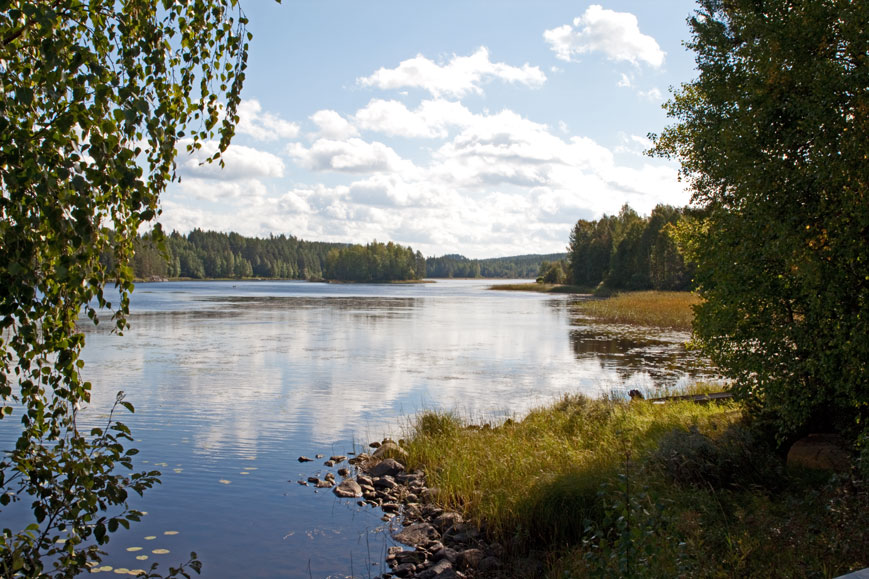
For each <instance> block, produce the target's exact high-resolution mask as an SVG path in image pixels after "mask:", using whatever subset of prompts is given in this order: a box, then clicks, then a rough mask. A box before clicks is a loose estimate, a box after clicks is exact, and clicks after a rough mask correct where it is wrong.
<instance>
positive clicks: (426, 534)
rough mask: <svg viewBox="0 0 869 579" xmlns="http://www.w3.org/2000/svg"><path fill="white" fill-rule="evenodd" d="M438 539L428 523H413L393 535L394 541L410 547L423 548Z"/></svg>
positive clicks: (436, 531)
mask: <svg viewBox="0 0 869 579" xmlns="http://www.w3.org/2000/svg"><path fill="white" fill-rule="evenodd" d="M439 537H440V534H439V533H438V530H437V529H435V528H434V527H433V526H432V525H430V524H428V523H414V524H413V525H410V526H408V527H405V528H404V529H402V530H401V531H399V532H398V533H395V534H394V535H393V538H394V539H395V540H396V541H398V542H399V543H404V544H405V545H410V546H411V547H424V546H425V545H427V544H429V543H430V542H432V541H434V540H436V539H438V538H439Z"/></svg>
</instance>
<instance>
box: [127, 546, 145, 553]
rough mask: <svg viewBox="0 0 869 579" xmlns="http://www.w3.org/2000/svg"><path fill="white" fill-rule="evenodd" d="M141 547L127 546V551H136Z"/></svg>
mask: <svg viewBox="0 0 869 579" xmlns="http://www.w3.org/2000/svg"><path fill="white" fill-rule="evenodd" d="M141 550H142V547H127V551H129V552H131V553H134V552H136V551H141Z"/></svg>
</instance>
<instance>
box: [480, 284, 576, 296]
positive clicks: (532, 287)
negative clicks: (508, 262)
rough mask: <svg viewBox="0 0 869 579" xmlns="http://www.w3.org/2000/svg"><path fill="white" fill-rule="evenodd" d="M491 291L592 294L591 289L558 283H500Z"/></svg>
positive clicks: (493, 286)
mask: <svg viewBox="0 0 869 579" xmlns="http://www.w3.org/2000/svg"><path fill="white" fill-rule="evenodd" d="M489 289H491V290H501V291H522V292H539V293H546V294H590V293H592V291H593V290H592V289H591V288H587V287H582V286H578V285H565V284H557V283H537V282H527V283H499V284H496V285H492V286H489Z"/></svg>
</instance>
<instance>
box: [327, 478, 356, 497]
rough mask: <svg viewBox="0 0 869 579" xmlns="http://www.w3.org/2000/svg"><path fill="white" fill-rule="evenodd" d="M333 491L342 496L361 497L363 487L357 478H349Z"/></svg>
mask: <svg viewBox="0 0 869 579" xmlns="http://www.w3.org/2000/svg"><path fill="white" fill-rule="evenodd" d="M332 492H333V493H335V494H336V495H338V496H339V497H342V498H347V499H349V498H359V497H361V496H362V487H361V486H359V483H358V482H356V481H355V480H353V479H347V480H345V481H341V484H339V485H338V486H336V487H335V488H334V489H333V490H332Z"/></svg>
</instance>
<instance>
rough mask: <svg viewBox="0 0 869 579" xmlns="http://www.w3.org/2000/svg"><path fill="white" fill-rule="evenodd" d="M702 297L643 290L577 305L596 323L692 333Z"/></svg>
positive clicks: (689, 293)
mask: <svg viewBox="0 0 869 579" xmlns="http://www.w3.org/2000/svg"><path fill="white" fill-rule="evenodd" d="M700 302H701V299H700V297H698V296H697V295H696V294H694V293H691V292H662V291H643V292H627V293H620V294H616V295H614V296H612V297H608V298H605V299H592V300H587V301H582V302H579V303H577V304H576V306H575V307H576V309H577V310H578V311H579V312H581V313H583V314H585V315H587V316H589V317H591V318H592V319H594V320H595V321H599V322H605V323H612V324H632V325H639V326H651V327H656V328H669V329H674V330H686V331H687V330H690V329H691V323H692V321H693V320H694V310H693V308H694V306H696V305H698V304H699V303H700Z"/></svg>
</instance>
